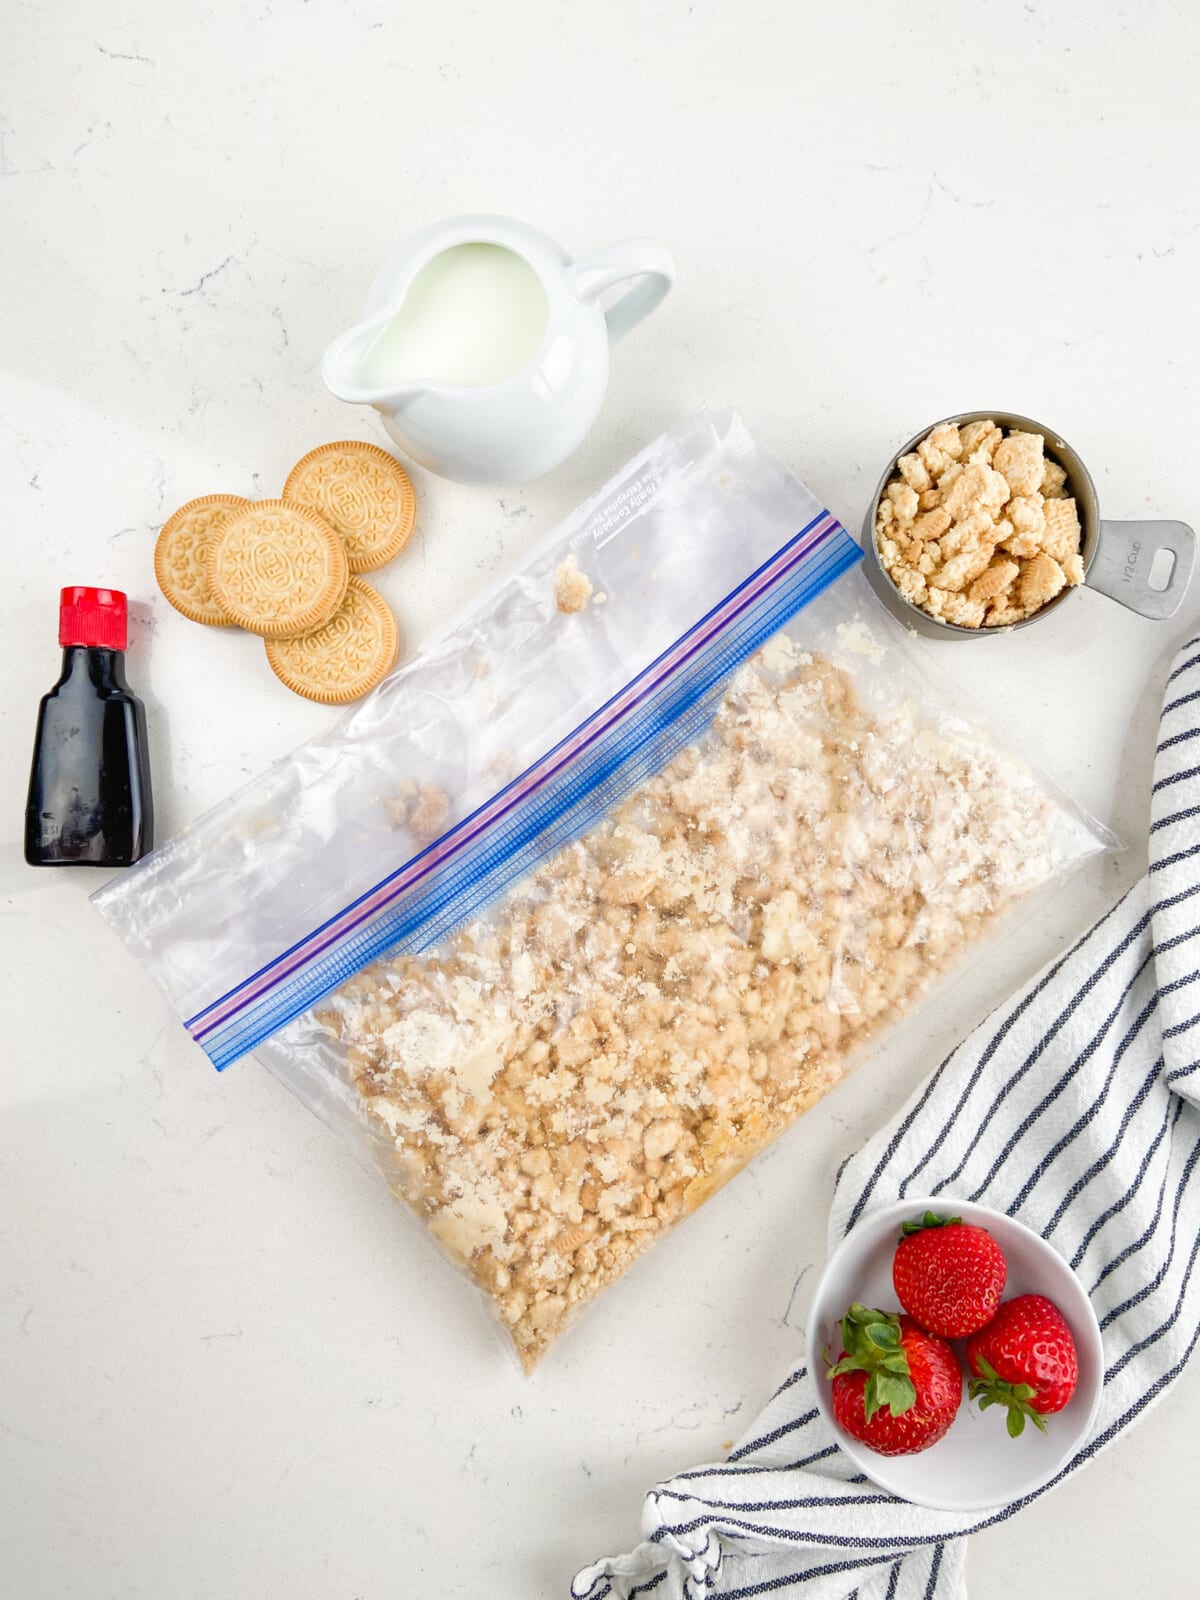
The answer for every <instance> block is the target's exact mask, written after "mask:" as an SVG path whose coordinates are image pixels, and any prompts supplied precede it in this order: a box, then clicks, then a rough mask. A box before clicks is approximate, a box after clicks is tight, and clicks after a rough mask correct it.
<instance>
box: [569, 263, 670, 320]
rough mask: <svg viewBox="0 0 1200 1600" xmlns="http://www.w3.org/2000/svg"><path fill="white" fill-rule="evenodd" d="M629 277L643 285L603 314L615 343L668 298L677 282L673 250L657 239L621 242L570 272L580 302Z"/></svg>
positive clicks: (637, 286)
mask: <svg viewBox="0 0 1200 1600" xmlns="http://www.w3.org/2000/svg"><path fill="white" fill-rule="evenodd" d="M627 278H638V279H640V282H638V283H635V284H634V286H633V288H632V289H630V290H629V291H628V292H627V293H625V294H623V295H622V296H621V298H620V299H619V300H618V301H617V302H616V303H615V304H614V305H611V306H609V307H608V309H607V310H606V311H605V313H604V320H605V321H606V322H607V323H608V337H609V338H610V339H612V340H613V341H614V342H615V341H616V340H617V339H623V338H624V337H625V335H626V334H627V333H628V332H629V330H630V329H631V328H636V327H637V325H638V323H639V322H641V320H642V318H643V317H648V316H649V315H650V313H651V312H652V311H653V310H654V308H655V306H657V305H659V304H660V303H661V301H662V300H663V299H664V298H665V297H666V293H667V290H668V289H669V288H670V287H671V285H672V284H673V283H674V281H675V263H674V261H672V259H671V254H670V251H668V250H666V249H664V248H663V246H662V245H661V244H659V243H658V242H657V240H655V239H622V240H621V241H620V242H619V243H617V244H610V245H609V246H608V248H607V249H606V250H596V251H594V252H593V254H592V255H590V256H584V257H583V258H582V259H581V260H579V261H577V262H576V263H575V264H574V266H572V267H571V268H570V269H569V270H568V273H567V280H568V282H569V283H570V286H571V289H572V292H573V293H574V294H576V295H577V296H578V297H579V299H580V300H594V299H595V298H596V296H597V295H600V294H603V293H604V291H605V289H611V288H612V287H613V285H614V284H617V283H624V282H625V280H626V279H627Z"/></svg>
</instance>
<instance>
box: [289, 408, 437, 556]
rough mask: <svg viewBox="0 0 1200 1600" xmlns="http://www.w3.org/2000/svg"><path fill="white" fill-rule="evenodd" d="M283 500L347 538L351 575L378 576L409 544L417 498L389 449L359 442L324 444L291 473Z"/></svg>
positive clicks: (344, 441)
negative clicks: (311, 512) (315, 515)
mask: <svg viewBox="0 0 1200 1600" xmlns="http://www.w3.org/2000/svg"><path fill="white" fill-rule="evenodd" d="M283 498H284V499H285V500H290V501H292V502H293V503H294V504H295V505H301V506H311V507H312V508H313V510H314V511H319V512H320V514H321V515H322V516H323V517H324V518H325V520H326V522H328V523H329V525H330V527H332V528H336V529H337V531H338V533H340V534H341V536H342V539H343V540H344V542H345V545H346V558H347V560H348V561H349V563H350V571H351V572H373V571H374V570H375V568H376V567H382V566H383V565H384V563H385V562H388V561H390V560H391V559H392V557H393V556H397V555H399V554H400V552H401V550H403V548H404V546H405V545H406V544H407V543H408V541H409V538H410V536H411V534H412V531H413V527H414V526H415V524H416V520H417V497H416V495H415V494H414V493H413V486H412V481H411V480H410V478H409V476H408V473H407V472H405V470H404V468H403V467H402V466H401V465H400V463H399V462H398V461H397V460H396V458H395V457H394V456H391V455H389V454H388V452H387V451H386V450H381V449H380V447H379V446H378V445H375V444H363V443H361V442H360V441H359V440H357V439H340V440H337V441H335V442H334V443H333V444H323V445H318V447H317V448H316V449H315V450H310V451H309V452H308V454H307V455H306V456H303V457H301V459H300V460H299V461H297V463H296V465H295V466H294V467H293V468H292V470H291V472H289V473H288V479H287V482H286V483H285V484H284V486H283Z"/></svg>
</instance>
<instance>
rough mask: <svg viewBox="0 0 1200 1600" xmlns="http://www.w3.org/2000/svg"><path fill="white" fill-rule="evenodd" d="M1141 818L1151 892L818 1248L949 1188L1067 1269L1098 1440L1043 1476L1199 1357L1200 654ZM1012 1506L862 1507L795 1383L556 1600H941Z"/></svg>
mask: <svg viewBox="0 0 1200 1600" xmlns="http://www.w3.org/2000/svg"><path fill="white" fill-rule="evenodd" d="M1150 811H1151V817H1150V870H1149V871H1148V873H1147V874H1146V876H1145V877H1144V878H1142V880H1141V881H1140V882H1139V883H1138V884H1137V885H1135V887H1134V888H1133V889H1131V890H1130V891H1129V893H1128V894H1127V895H1126V896H1125V897H1124V899H1122V900H1121V901H1119V902H1118V904H1117V905H1116V906H1114V907H1113V909H1112V910H1111V911H1110V912H1109V913H1108V914H1107V915H1106V916H1104V917H1102V918H1101V919H1100V921H1099V922H1097V923H1096V924H1095V926H1094V927H1092V928H1091V929H1089V931H1088V932H1087V933H1085V934H1084V936H1083V937H1082V938H1081V939H1080V940H1079V942H1078V943H1077V944H1075V945H1074V946H1073V947H1072V948H1071V949H1070V950H1068V951H1067V953H1066V954H1065V955H1064V956H1062V958H1061V959H1060V960H1058V961H1055V962H1054V963H1053V964H1052V965H1051V966H1049V967H1047V968H1046V969H1045V970H1044V971H1043V972H1041V973H1040V974H1039V975H1038V976H1037V977H1036V978H1035V979H1034V980H1033V981H1032V982H1031V983H1029V984H1027V985H1026V986H1025V988H1024V989H1022V990H1021V991H1020V992H1019V993H1018V994H1016V995H1015V996H1014V997H1013V998H1012V999H1011V1000H1009V1001H1008V1002H1007V1003H1006V1004H1005V1005H1003V1006H1001V1007H1000V1009H999V1010H998V1011H996V1012H995V1013H993V1015H992V1016H990V1017H989V1018H988V1019H987V1021H986V1022H984V1023H983V1024H982V1025H981V1026H980V1027H979V1028H977V1029H976V1030H975V1032H974V1033H973V1034H972V1035H971V1036H970V1037H969V1038H968V1039H967V1040H966V1041H965V1042H964V1043H963V1044H962V1045H960V1046H959V1047H958V1049H957V1050H955V1051H954V1052H953V1053H952V1054H951V1055H950V1056H949V1057H948V1058H947V1060H946V1061H945V1062H943V1064H942V1065H941V1066H940V1067H939V1068H938V1070H937V1071H936V1072H935V1073H934V1074H933V1075H932V1076H931V1077H930V1078H928V1079H927V1080H926V1082H925V1083H924V1085H923V1086H922V1087H921V1088H920V1089H919V1090H918V1092H917V1093H916V1095H915V1096H914V1097H913V1099H912V1100H911V1101H910V1102H909V1103H908V1105H907V1106H905V1108H904V1110H903V1111H902V1112H901V1113H900V1115H899V1116H898V1117H897V1118H896V1119H895V1120H894V1121H893V1122H892V1123H891V1124H890V1125H889V1126H888V1127H886V1128H884V1129H883V1131H882V1132H881V1133H879V1134H877V1135H876V1136H875V1138H874V1139H872V1140H871V1142H870V1143H869V1144H868V1145H867V1146H866V1147H865V1149H863V1150H861V1151H860V1152H859V1153H858V1154H857V1155H856V1156H854V1157H853V1158H852V1159H851V1160H850V1161H849V1162H848V1163H847V1165H846V1166H845V1167H844V1168H843V1170H842V1172H841V1174H840V1176H839V1179H838V1183H837V1189H836V1193H835V1195H834V1203H833V1212H832V1215H831V1217H830V1223H829V1247H830V1249H831V1250H832V1249H833V1248H834V1246H835V1245H836V1244H837V1243H838V1242H839V1241H840V1239H841V1238H842V1236H843V1235H844V1234H845V1233H847V1232H848V1231H849V1229H850V1228H852V1227H854V1225H855V1224H856V1223H858V1222H860V1221H861V1220H862V1219H863V1218H864V1217H866V1216H869V1215H870V1214H871V1212H872V1211H873V1210H875V1209H876V1208H878V1207H880V1206H883V1205H886V1204H888V1203H890V1202H891V1201H893V1200H895V1199H897V1198H903V1197H904V1196H905V1195H913V1196H917V1195H924V1194H938V1193H943V1192H944V1193H949V1194H954V1195H956V1196H960V1197H968V1196H969V1197H970V1199H972V1200H977V1201H981V1202H982V1203H984V1204H985V1205H989V1206H994V1207H995V1208H997V1209H998V1210H1003V1211H1006V1212H1008V1213H1010V1214H1011V1215H1012V1216H1014V1217H1017V1218H1019V1219H1020V1220H1021V1221H1022V1222H1024V1223H1025V1224H1027V1226H1029V1227H1031V1228H1033V1229H1035V1230H1036V1231H1037V1232H1038V1233H1040V1234H1041V1235H1042V1236H1043V1237H1044V1238H1046V1239H1048V1240H1049V1241H1050V1243H1051V1244H1052V1245H1053V1246H1054V1247H1055V1248H1056V1249H1057V1250H1058V1251H1059V1252H1060V1253H1061V1254H1062V1255H1063V1256H1065V1257H1066V1258H1067V1260H1068V1261H1070V1263H1071V1265H1072V1266H1073V1267H1074V1268H1075V1270H1076V1272H1078V1273H1079V1275H1080V1277H1081V1278H1082V1280H1083V1282H1084V1283H1085V1284H1086V1285H1087V1287H1088V1291H1089V1293H1090V1294H1091V1297H1092V1303H1093V1305H1094V1306H1095V1308H1096V1315H1097V1317H1098V1318H1099V1321H1100V1326H1101V1330H1102V1332H1103V1339H1104V1354H1105V1372H1104V1392H1103V1398H1102V1401H1101V1406H1100V1412H1099V1416H1098V1418H1097V1422H1096V1426H1095V1430H1094V1433H1093V1436H1092V1438H1091V1439H1090V1440H1089V1441H1088V1443H1087V1444H1086V1445H1085V1447H1084V1448H1083V1449H1081V1450H1080V1451H1079V1453H1078V1455H1076V1456H1075V1457H1074V1458H1073V1460H1072V1461H1071V1462H1070V1463H1069V1464H1068V1466H1067V1467H1066V1468H1064V1470H1063V1473H1062V1474H1061V1475H1060V1476H1062V1477H1065V1476H1066V1474H1067V1473H1069V1472H1075V1471H1078V1469H1079V1468H1080V1467H1083V1466H1085V1465H1086V1464H1087V1462H1088V1461H1090V1460H1091V1458H1092V1457H1093V1456H1094V1455H1096V1454H1097V1453H1098V1452H1099V1451H1101V1450H1104V1449H1106V1448H1107V1447H1108V1446H1109V1445H1110V1444H1111V1443H1112V1442H1113V1441H1114V1440H1115V1439H1117V1438H1118V1437H1119V1436H1120V1435H1121V1434H1122V1433H1123V1432H1124V1430H1125V1429H1126V1428H1128V1427H1130V1426H1131V1425H1132V1424H1133V1423H1134V1422H1136V1421H1137V1419H1138V1418H1139V1417H1140V1416H1142V1415H1143V1414H1144V1413H1145V1412H1146V1411H1148V1410H1149V1409H1150V1407H1151V1406H1152V1405H1154V1404H1155V1403H1156V1402H1157V1401H1158V1400H1159V1399H1160V1398H1161V1397H1162V1395H1163V1394H1165V1393H1166V1391H1167V1390H1168V1389H1169V1388H1170V1387H1171V1385H1172V1384H1173V1383H1174V1381H1175V1379H1176V1378H1177V1377H1178V1376H1179V1374H1180V1372H1181V1371H1182V1370H1183V1366H1184V1363H1185V1362H1186V1361H1187V1359H1188V1357H1189V1356H1190V1354H1191V1352H1192V1350H1193V1348H1194V1347H1195V1345H1196V1343H1197V1340H1198V1339H1200V1272H1193V1270H1192V1269H1193V1267H1194V1265H1195V1263H1196V1258H1197V1255H1198V1254H1200V1173H1198V1172H1197V1170H1196V1168H1197V1162H1198V1161H1200V938H1197V935H1200V636H1197V637H1196V638H1194V639H1192V640H1191V641H1190V643H1188V644H1187V645H1185V646H1184V648H1183V649H1182V650H1181V651H1180V653H1179V655H1178V657H1177V658H1176V662H1175V665H1174V670H1173V671H1172V673H1171V676H1170V679H1169V680H1168V687H1167V694H1166V702H1165V704H1164V707H1163V712H1162V723H1161V737H1160V741H1159V745H1158V751H1157V755H1156V759H1155V768H1154V788H1153V793H1152V797H1151V802H1150ZM1057 1481H1058V1480H1057V1479H1056V1480H1055V1482H1057ZM1048 1487H1049V1488H1053V1484H1051V1485H1049V1486H1048ZM1039 1492H1040V1493H1043V1494H1044V1493H1046V1490H1045V1489H1043V1490H1041V1491H1039ZM1025 1503H1026V1502H1025V1501H1018V1502H1017V1503H1016V1504H1015V1505H1010V1506H1006V1507H1004V1508H1003V1509H1001V1510H998V1511H992V1512H986V1513H980V1512H961V1513H956V1512H946V1511H930V1510H925V1509H923V1508H922V1507H920V1506H913V1505H909V1504H907V1503H906V1502H905V1501H902V1500H897V1499H895V1498H894V1497H893V1496H891V1495H890V1494H887V1493H885V1492H884V1491H882V1490H877V1489H876V1488H875V1487H874V1485H872V1484H871V1483H870V1482H869V1481H868V1480H867V1479H865V1478H864V1477H862V1476H861V1474H857V1473H856V1472H855V1471H854V1468H853V1464H852V1463H851V1462H850V1461H849V1460H848V1458H847V1457H845V1456H844V1455H843V1454H842V1452H841V1451H840V1450H839V1448H838V1446H837V1444H836V1443H835V1440H834V1436H833V1434H832V1432H831V1431H830V1429H829V1428H828V1427H827V1426H826V1425H825V1424H824V1422H822V1420H821V1418H820V1417H819V1415H818V1413H817V1410H816V1407H815V1405H814V1401H813V1379H812V1376H811V1374H810V1373H809V1371H808V1370H807V1368H806V1366H804V1365H800V1366H797V1367H796V1368H795V1369H794V1370H793V1371H792V1372H791V1373H790V1374H789V1375H788V1377H787V1378H785V1379H784V1381H783V1383H782V1384H781V1385H780V1387H779V1388H778V1389H777V1390H776V1392H775V1395H774V1396H773V1398H772V1399H771V1401H770V1402H769V1404H768V1405H767V1408H766V1410H765V1411H764V1412H763V1413H762V1415H761V1416H760V1417H759V1418H758V1419H757V1421H756V1422H755V1423H754V1425H753V1427H752V1428H751V1429H750V1430H749V1432H748V1433H747V1434H746V1435H745V1437H744V1438H743V1439H742V1440H741V1441H740V1442H739V1444H738V1445H737V1447H736V1448H735V1449H734V1450H733V1451H732V1452H731V1453H730V1455H729V1457H728V1459H727V1460H725V1461H722V1462H720V1463H717V1464H715V1465H713V1466H709V1467H700V1468H697V1469H695V1470H694V1471H690V1472H681V1473H680V1474H679V1475H678V1476H677V1477H675V1478H672V1479H671V1480H670V1481H669V1482H667V1483H664V1484H661V1485H660V1486H659V1487H658V1488H657V1489H655V1490H654V1491H653V1492H652V1493H651V1494H650V1495H649V1496H648V1498H647V1500H646V1505H645V1511H644V1515H643V1519H642V1525H643V1533H644V1535H645V1539H644V1542H643V1543H642V1544H641V1545H639V1546H638V1548H637V1549H636V1550H635V1551H633V1552H632V1554H630V1555H628V1556H619V1557H615V1558H612V1559H609V1560H606V1561H600V1562H597V1563H596V1564H595V1565H593V1566H591V1567H588V1568H586V1569H585V1570H584V1571H583V1572H581V1573H580V1574H579V1575H578V1576H577V1578H576V1579H575V1582H574V1584H573V1585H572V1587H571V1594H572V1596H573V1597H574V1600H605V1597H609V1596H611V1597H612V1600H635V1597H637V1596H642V1595H651V1594H652V1595H654V1596H655V1600H700V1597H702V1596H703V1597H705V1600H709V1597H712V1596H718V1595H719V1596H721V1597H723V1600H749V1597H750V1596H777V1595H782V1596H789V1595H796V1596H800V1595H803V1596H804V1600H847V1597H848V1596H855V1597H857V1600H954V1597H958V1596H961V1595H963V1594H965V1592H966V1590H965V1584H964V1578H963V1568H964V1554H965V1540H964V1537H963V1536H964V1535H965V1534H968V1533H971V1532H972V1531H973V1530H974V1529H976V1528H983V1527H989V1526H991V1525H992V1524H993V1523H995V1522H998V1521H1000V1520H1002V1519H1003V1518H1006V1517H1010V1516H1012V1515H1013V1514H1014V1512H1017V1511H1019V1510H1020V1509H1021V1506H1022V1505H1024V1504H1025Z"/></svg>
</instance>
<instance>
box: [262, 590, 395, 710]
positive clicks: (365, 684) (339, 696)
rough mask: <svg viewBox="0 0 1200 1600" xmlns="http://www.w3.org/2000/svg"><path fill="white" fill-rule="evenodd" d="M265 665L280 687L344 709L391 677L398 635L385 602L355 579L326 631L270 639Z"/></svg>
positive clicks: (321, 629)
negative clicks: (269, 666)
mask: <svg viewBox="0 0 1200 1600" xmlns="http://www.w3.org/2000/svg"><path fill="white" fill-rule="evenodd" d="M266 646H267V660H268V661H269V662H270V664H271V670H272V671H273V672H274V674H275V676H276V677H277V678H279V679H280V681H281V682H283V683H286V684H287V686H288V688H289V689H291V690H293V691H294V692H295V693H296V694H302V695H303V696H304V697H305V699H307V700H319V701H320V702H321V703H322V705H327V706H340V705H345V704H346V703H347V702H348V701H350V700H357V699H359V698H360V697H361V696H362V695H364V694H367V693H368V692H369V691H370V690H371V689H374V688H375V686H376V685H377V684H379V683H382V681H383V679H384V678H386V677H387V675H388V673H389V672H390V671H391V668H392V665H393V663H394V662H395V659H396V655H397V652H398V651H399V648H400V630H399V629H398V628H397V626H396V619H395V617H393V616H392V613H391V611H390V610H389V609H388V606H387V603H386V602H385V601H384V599H383V596H382V595H380V594H378V593H377V592H376V591H375V590H374V589H372V587H371V585H370V584H369V583H364V582H363V580H362V579H361V578H351V579H350V583H349V585H348V587H347V589H346V596H345V599H344V600H343V601H342V603H341V605H340V606H339V608H338V610H337V612H336V613H335V614H334V616H333V617H331V618H330V620H329V621H328V622H327V623H325V625H324V626H323V627H320V628H315V629H314V630H313V631H312V632H311V633H305V634H302V635H301V636H300V637H299V638H293V639H268V640H267V641H266Z"/></svg>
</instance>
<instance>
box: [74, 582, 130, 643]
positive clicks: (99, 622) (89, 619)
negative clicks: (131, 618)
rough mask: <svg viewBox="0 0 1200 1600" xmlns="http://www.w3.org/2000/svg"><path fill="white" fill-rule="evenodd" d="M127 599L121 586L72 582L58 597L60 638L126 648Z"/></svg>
mask: <svg viewBox="0 0 1200 1600" xmlns="http://www.w3.org/2000/svg"><path fill="white" fill-rule="evenodd" d="M127 605H128V602H127V601H126V599H125V596H124V595H123V594H122V593H121V591H120V589H85V588H83V587H81V586H78V585H73V586H72V587H71V588H69V589H64V590H63V591H62V594H61V595H60V596H59V600H58V642H59V644H60V645H62V647H63V649H64V650H65V649H66V648H67V647H68V646H69V645H73V644H90V645H99V646H101V647H102V648H103V649H106V650H124V648H125V645H126V641H127V638H128V629H127V627H126V610H127Z"/></svg>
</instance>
